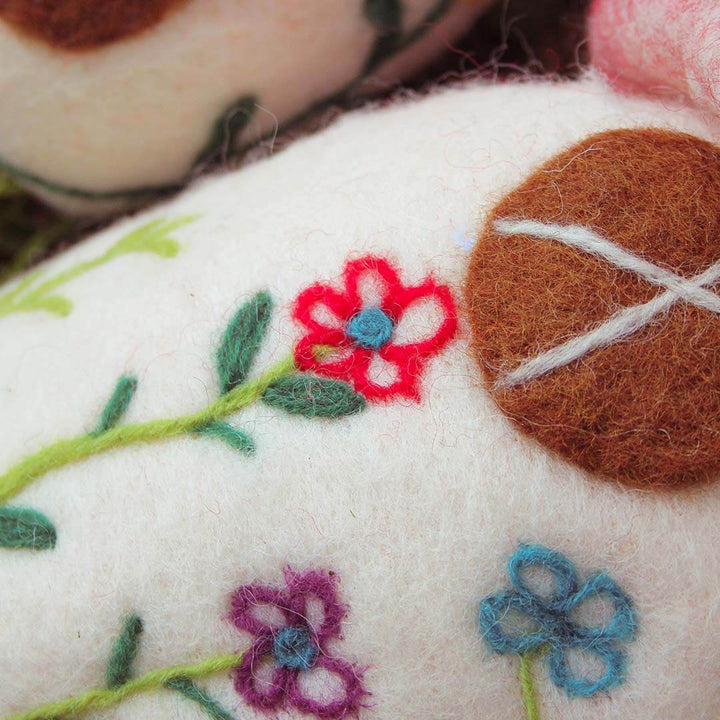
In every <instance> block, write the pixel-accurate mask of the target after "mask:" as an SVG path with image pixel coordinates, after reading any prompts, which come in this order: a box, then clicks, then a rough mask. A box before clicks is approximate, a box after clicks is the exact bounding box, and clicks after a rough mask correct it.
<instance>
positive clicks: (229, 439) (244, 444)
mask: <svg viewBox="0 0 720 720" xmlns="http://www.w3.org/2000/svg"><path fill="white" fill-rule="evenodd" d="M197 433H198V434H200V435H207V436H208V437H213V438H216V439H218V440H222V441H223V442H226V443H227V444H228V445H230V447H232V448H234V449H235V450H239V451H240V452H241V453H242V454H243V455H254V454H255V443H254V442H253V440H252V438H251V437H250V436H249V435H248V434H247V433H245V432H243V431H242V430H239V429H238V428H234V427H233V426H232V425H228V424H227V423H226V422H223V421H222V420H215V421H214V422H211V423H210V424H209V425H206V426H205V427H202V428H199V429H198V430H197Z"/></svg>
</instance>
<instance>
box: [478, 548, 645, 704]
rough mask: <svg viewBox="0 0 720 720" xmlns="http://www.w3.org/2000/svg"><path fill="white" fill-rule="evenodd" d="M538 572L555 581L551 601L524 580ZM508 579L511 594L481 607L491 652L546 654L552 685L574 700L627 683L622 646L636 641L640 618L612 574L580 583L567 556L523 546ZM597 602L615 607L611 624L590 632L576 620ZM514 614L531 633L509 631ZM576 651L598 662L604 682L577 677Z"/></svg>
mask: <svg viewBox="0 0 720 720" xmlns="http://www.w3.org/2000/svg"><path fill="white" fill-rule="evenodd" d="M533 568H536V569H540V570H545V571H548V572H549V573H550V574H551V575H552V578H553V581H554V590H553V592H552V593H551V594H550V595H549V596H543V595H540V594H538V593H537V592H535V591H534V590H532V589H531V588H530V587H529V586H528V584H527V581H526V578H525V574H526V572H527V571H528V570H532V569H533ZM508 575H509V576H510V583H511V585H512V589H511V590H505V591H503V592H500V593H497V594H495V595H490V596H488V597H486V598H485V599H484V600H483V601H482V602H481V603H480V611H479V614H478V623H479V625H480V629H481V630H482V633H483V637H484V639H485V642H486V643H487V644H488V645H489V647H490V648H491V649H492V650H494V651H495V652H497V653H500V654H503V655H520V656H523V657H524V658H527V657H528V656H529V655H532V654H534V653H541V652H545V653H546V663H547V667H548V672H549V674H550V679H551V680H552V681H553V682H554V683H555V685H557V686H558V687H560V688H562V689H563V690H565V692H566V693H567V694H568V695H569V696H571V697H592V696H593V695H596V694H598V693H600V692H608V691H609V690H611V689H612V688H615V687H617V686H619V685H621V684H622V683H623V682H624V680H625V675H626V667H627V658H626V653H625V650H624V649H623V647H622V644H623V643H627V642H630V641H632V640H634V639H635V634H636V632H637V616H636V613H635V609H634V607H633V602H632V600H631V598H630V597H629V595H627V594H626V593H625V592H624V591H623V590H622V588H621V587H620V586H619V585H618V584H617V583H616V582H615V581H614V580H612V578H610V576H609V575H608V574H607V573H604V572H600V573H595V574H593V575H590V576H589V577H588V578H587V579H586V580H585V581H584V582H582V583H581V582H580V580H579V578H578V574H577V571H576V570H575V567H574V565H573V564H572V562H571V561H570V560H568V558H566V557H565V556H564V555H563V554H562V553H559V552H557V551H556V550H550V549H548V548H546V547H543V546H541V545H520V547H519V548H518V550H517V552H516V553H515V554H514V555H513V556H512V558H511V559H510V562H509V564H508ZM592 598H599V599H601V600H606V601H608V602H609V604H610V605H611V606H612V616H611V617H610V619H609V620H608V621H607V622H605V623H604V624H601V625H599V626H597V627H590V626H586V625H584V624H583V623H582V622H580V621H578V620H577V619H576V616H575V614H576V611H577V610H578V609H579V608H580V607H581V606H582V605H583V603H585V602H586V601H588V600H590V599H592ZM513 614H515V615H518V614H519V615H520V616H524V618H525V619H526V620H528V621H529V622H530V625H531V630H524V631H519V632H513V630H512V627H508V625H510V622H509V618H510V617H511V616H512V615H513ZM573 651H579V652H582V653H587V654H589V655H592V656H594V657H595V658H596V659H597V660H599V661H600V663H601V665H602V667H603V668H604V671H603V672H602V674H601V675H600V677H597V678H593V677H588V676H584V675H578V674H575V673H574V672H573V671H572V670H571V669H570V665H569V662H568V656H569V654H570V653H571V652H573Z"/></svg>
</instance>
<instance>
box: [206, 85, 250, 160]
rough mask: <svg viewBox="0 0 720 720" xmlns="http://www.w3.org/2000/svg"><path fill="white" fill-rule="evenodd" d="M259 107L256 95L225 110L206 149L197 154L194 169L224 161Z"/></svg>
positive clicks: (242, 99) (237, 101)
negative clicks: (216, 161) (215, 161)
mask: <svg viewBox="0 0 720 720" xmlns="http://www.w3.org/2000/svg"><path fill="white" fill-rule="evenodd" d="M256 107H257V98H256V97H255V96H254V95H244V96H243V97H241V98H240V99H239V100H236V101H235V102H234V103H233V104H232V105H230V106H229V107H227V108H225V110H224V111H223V112H222V114H221V115H220V117H219V118H218V119H217V120H216V121H215V124H214V125H213V127H212V130H211V131H210V138H209V139H208V141H207V144H206V145H205V147H204V148H203V149H202V150H201V151H200V152H199V153H198V154H197V156H196V158H195V162H194V163H193V167H194V168H198V167H202V166H204V165H207V164H208V163H211V162H213V161H214V160H222V159H224V158H225V157H226V156H227V154H228V153H229V152H230V151H232V150H233V149H234V148H235V147H236V145H237V139H238V137H239V135H240V133H241V132H242V131H243V130H244V129H245V128H246V127H247V124H248V123H249V122H250V120H251V119H252V116H253V114H254V113H255V108H256Z"/></svg>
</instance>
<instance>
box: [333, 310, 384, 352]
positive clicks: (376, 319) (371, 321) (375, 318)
mask: <svg viewBox="0 0 720 720" xmlns="http://www.w3.org/2000/svg"><path fill="white" fill-rule="evenodd" d="M394 329H395V323H394V322H393V321H392V318H390V317H388V316H387V314H386V313H385V312H383V311H382V310H381V309H380V308H379V307H371V308H365V309H363V310H361V311H360V312H359V313H357V315H354V316H353V317H352V318H351V319H350V322H348V324H347V327H346V328H345V332H346V333H347V335H348V337H349V338H350V339H351V340H352V341H353V342H354V343H355V344H356V345H359V346H360V347H361V348H365V349H366V350H379V349H380V348H381V347H383V345H387V343H388V342H390V338H392V334H393V330H394Z"/></svg>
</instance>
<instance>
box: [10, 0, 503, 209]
mask: <svg viewBox="0 0 720 720" xmlns="http://www.w3.org/2000/svg"><path fill="white" fill-rule="evenodd" d="M367 4H368V3H365V2H364V0H344V1H343V2H329V3H328V2H326V0H312V1H311V0H304V1H303V2H301V3H298V2H295V1H293V0H290V1H288V0H282V1H277V2H273V3H271V4H270V5H268V3H267V2H264V1H263V0H259V1H258V0H254V1H253V2H238V0H189V1H188V2H187V3H186V4H184V5H181V6H180V7H179V8H177V9H175V10H173V11H172V12H170V13H169V14H168V15H167V16H166V17H165V18H164V19H163V20H162V21H161V22H160V23H159V24H157V25H155V26H153V27H151V28H150V29H148V30H146V31H145V32H143V33H141V34H139V35H137V36H133V37H128V38H125V39H123V40H121V41H117V42H114V43H112V44H110V45H106V46H103V47H101V48H99V49H96V50H86V51H80V52H77V51H75V52H68V51H63V50H57V49H53V48H51V47H49V46H47V45H46V44H44V43H41V42H39V41H37V40H32V39H28V38H27V37H25V36H23V35H21V34H18V32H17V31H16V30H15V29H14V28H13V27H12V26H10V25H8V24H6V23H4V22H2V21H1V19H0V95H2V98H3V112H2V113H0V164H2V165H6V166H7V167H8V168H9V169H11V170H14V171H16V173H17V176H18V177H19V179H21V180H24V181H25V182H26V184H27V186H28V187H29V188H31V189H33V190H34V191H36V192H37V193H39V194H40V195H41V196H42V197H44V198H45V199H46V200H48V201H50V202H52V203H54V204H56V205H58V206H60V207H61V208H64V209H66V210H68V211H78V212H106V211H107V210H108V209H111V208H113V207H117V206H118V204H121V203H123V202H129V201H131V200H132V199H133V198H132V197H124V196H123V193H124V192H125V191H133V190H137V189H138V188H145V187H148V188H152V187H153V186H166V185H168V184H170V185H172V184H174V183H179V182H183V181H184V180H185V179H186V178H187V176H188V174H189V173H190V172H191V169H192V168H193V162H194V161H195V160H196V159H197V156H198V154H199V153H201V151H202V150H203V148H204V147H205V146H206V144H207V142H208V140H209V138H210V135H211V131H212V128H213V125H214V124H215V123H216V121H218V120H220V119H221V118H222V117H223V113H224V112H225V111H226V110H227V108H228V107H230V106H231V105H232V104H233V103H235V102H236V101H238V99H239V98H242V97H250V96H252V97H253V98H255V103H254V104H253V105H252V120H251V122H250V123H249V124H248V125H247V126H246V127H245V129H244V130H243V132H242V133H241V134H240V137H239V138H238V142H239V143H241V144H249V143H252V142H254V141H256V140H258V139H260V138H263V137H266V136H269V135H270V136H271V135H272V134H273V132H274V131H275V130H276V129H277V127H278V125H282V124H284V123H286V122H287V121H289V120H291V119H292V118H294V117H295V116H297V115H299V114H300V113H302V112H304V111H306V110H307V109H308V108H310V107H311V106H312V105H313V104H314V103H317V102H319V101H321V100H322V99H324V98H329V97H331V96H333V95H334V94H335V93H337V92H338V91H340V90H341V89H343V88H345V87H347V86H348V85H349V84H351V83H352V82H354V81H356V80H358V79H361V78H362V76H363V73H364V67H365V64H366V62H367V61H368V58H369V57H370V55H371V52H372V50H373V47H374V44H375V42H376V39H377V37H378V29H377V27H375V26H374V25H373V24H372V22H371V21H370V19H369V17H368V15H367V12H366V11H365V6H366V5H367ZM375 4H376V5H377V4H378V3H375ZM488 4H489V0H472V2H450V3H449V4H448V9H447V10H446V11H444V13H443V14H441V16H440V20H439V21H437V22H434V23H432V24H431V25H430V26H429V27H426V25H427V24H426V23H425V22H424V18H425V17H426V16H427V15H428V13H430V12H431V11H432V10H434V9H436V8H438V7H441V8H442V6H443V4H442V2H441V3H440V4H439V5H438V0H404V2H403V3H402V26H403V27H402V32H403V34H406V35H407V34H410V33H413V32H415V31H416V30H420V33H419V34H420V35H423V36H424V37H423V39H422V40H420V42H419V43H416V44H415V45H413V44H411V45H410V46H408V48H407V49H406V50H404V51H403V52H401V53H400V54H399V55H398V56H397V57H394V58H392V59H391V60H389V61H387V62H386V64H385V66H380V67H378V68H374V69H373V72H372V75H373V80H372V82H371V83H368V84H366V86H365V90H369V89H375V90H377V89H382V88H384V87H387V85H388V84H390V83H392V82H396V81H397V80H398V79H400V78H403V77H407V76H409V75H410V74H411V73H412V72H413V71H415V70H417V69H418V68H419V67H421V66H422V65H423V64H424V63H426V62H427V61H428V60H429V59H430V58H432V57H433V56H434V55H435V54H436V53H437V52H438V51H439V50H441V49H442V48H443V47H445V44H446V43H447V42H450V41H452V40H453V39H454V38H455V37H456V36H457V35H458V34H459V33H460V32H462V30H464V29H465V28H467V27H468V26H469V25H470V23H471V22H472V20H473V18H475V17H476V16H477V15H478V14H479V13H480V12H481V11H482V10H483V9H484V8H485V7H487V5H488ZM33 178H36V179H37V181H36V182H29V181H31V180H32V179H33ZM108 193H109V196H108Z"/></svg>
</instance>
